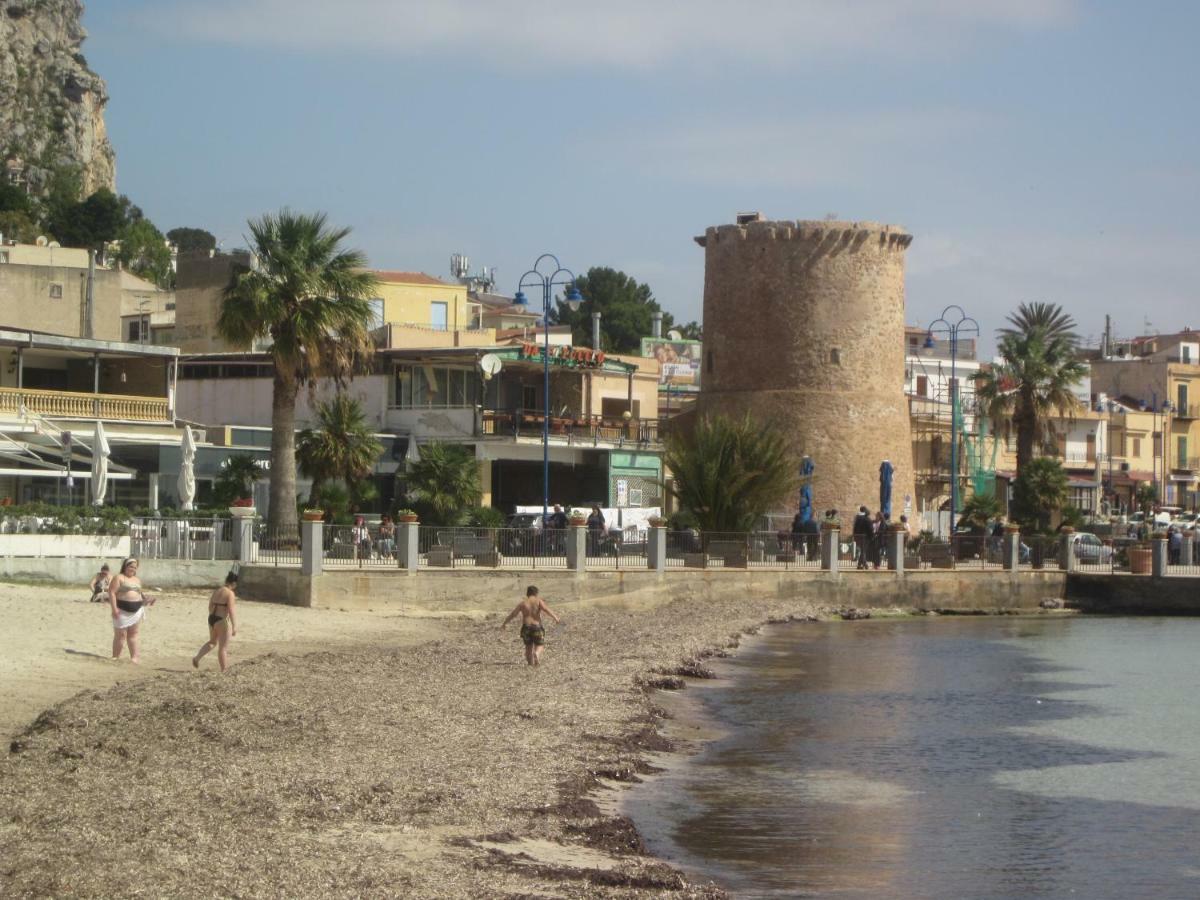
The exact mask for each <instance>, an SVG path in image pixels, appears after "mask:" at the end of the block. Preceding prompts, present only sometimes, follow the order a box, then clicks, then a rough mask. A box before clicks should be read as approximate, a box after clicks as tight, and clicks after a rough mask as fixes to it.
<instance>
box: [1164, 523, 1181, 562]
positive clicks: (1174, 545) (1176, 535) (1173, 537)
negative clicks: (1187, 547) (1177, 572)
mask: <svg viewBox="0 0 1200 900" xmlns="http://www.w3.org/2000/svg"><path fill="white" fill-rule="evenodd" d="M1167 552H1168V554H1169V555H1168V557H1167V558H1168V560H1169V562H1170V564H1171V565H1173V566H1177V565H1179V558H1180V556H1181V555H1182V553H1183V532H1182V531H1180V530H1179V529H1178V528H1176V527H1175V526H1174V525H1172V526H1171V527H1170V528H1168V529H1167Z"/></svg>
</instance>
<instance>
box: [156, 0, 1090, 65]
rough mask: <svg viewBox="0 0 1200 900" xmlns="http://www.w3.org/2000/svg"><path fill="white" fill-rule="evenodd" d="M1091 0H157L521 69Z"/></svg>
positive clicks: (1005, 23)
mask: <svg viewBox="0 0 1200 900" xmlns="http://www.w3.org/2000/svg"><path fill="white" fill-rule="evenodd" d="M1078 4H1079V0H743V2H736V3H730V2H728V0H608V2H605V3H596V2H594V0H587V2H581V0H432V2H431V0H341V2H336V3H335V2H329V0H215V2H207V3H193V2H188V3H182V2H178V0H172V2H157V3H154V4H153V5H150V4H147V5H146V6H145V7H144V8H143V10H142V12H141V14H140V17H141V19H142V20H143V21H144V22H146V23H148V24H150V25H151V26H152V27H153V28H154V29H155V30H157V31H160V32H165V33H169V34H172V35H175V36H178V37H183V38H185V39H194V40H202V41H212V42H218V43H229V44H246V45H254V46H261V45H267V46H278V47H283V48H298V49H304V50H318V51H346V50H350V51H370V50H374V51H385V52H387V53H391V54H395V55H397V56H400V57H409V56H423V55H429V54H434V53H440V52H446V51H452V52H458V53H463V54H467V55H470V56H472V57H476V58H483V59H486V60H488V61H490V62H492V63H499V64H502V65H510V66H513V67H518V68H521V67H528V68H533V67H542V66H547V65H554V66H563V65H584V66H616V67H634V68H654V67H658V66H661V65H664V64H668V63H675V62H680V61H685V62H692V63H694V64H697V65H705V64H716V63H721V62H729V61H737V62H742V63H767V64H771V65H775V66H779V65H787V64H788V63H789V61H794V60H797V59H801V58H804V59H809V58H813V57H818V58H821V59H830V60H835V61H837V62H839V63H842V64H845V65H854V64H855V62H856V61H855V60H854V59H853V58H847V57H846V54H847V53H853V52H856V51H871V52H873V53H879V54H882V55H884V56H895V55H903V54H906V53H914V52H921V51H923V50H928V49H931V48H937V47H948V46H953V45H955V44H958V43H960V42H961V41H962V40H963V39H966V38H969V37H970V36H971V35H973V34H974V33H976V32H978V31H981V30H985V29H992V28H1005V29H1043V28H1051V27H1058V26H1061V25H1063V24H1066V23H1068V22H1070V21H1071V20H1072V19H1073V18H1074V17H1075V14H1076V12H1077V7H1078Z"/></svg>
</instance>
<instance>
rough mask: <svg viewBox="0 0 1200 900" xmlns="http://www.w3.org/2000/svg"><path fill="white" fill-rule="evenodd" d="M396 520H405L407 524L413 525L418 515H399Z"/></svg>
mask: <svg viewBox="0 0 1200 900" xmlns="http://www.w3.org/2000/svg"><path fill="white" fill-rule="evenodd" d="M396 521H397V522H403V523H404V524H406V525H412V524H414V523H415V522H416V521H417V517H416V516H397V517H396Z"/></svg>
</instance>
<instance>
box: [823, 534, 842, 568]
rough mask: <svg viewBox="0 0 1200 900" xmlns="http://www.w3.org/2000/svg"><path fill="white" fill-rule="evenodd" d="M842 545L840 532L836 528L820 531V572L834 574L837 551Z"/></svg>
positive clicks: (836, 565)
mask: <svg viewBox="0 0 1200 900" xmlns="http://www.w3.org/2000/svg"><path fill="white" fill-rule="evenodd" d="M841 543H842V532H841V530H840V529H838V528H825V529H822V531H821V571H822V572H834V573H836V572H837V570H838V549H839V547H840V546H841Z"/></svg>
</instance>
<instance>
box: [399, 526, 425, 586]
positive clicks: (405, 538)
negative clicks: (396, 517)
mask: <svg viewBox="0 0 1200 900" xmlns="http://www.w3.org/2000/svg"><path fill="white" fill-rule="evenodd" d="M396 532H397V534H396V563H397V565H398V566H399V567H400V568H401V569H404V570H405V571H407V572H410V573H414V574H415V573H416V571H417V564H418V563H420V561H421V541H420V535H421V526H420V524H419V523H417V522H400V523H399V524H398V525H396Z"/></svg>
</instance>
